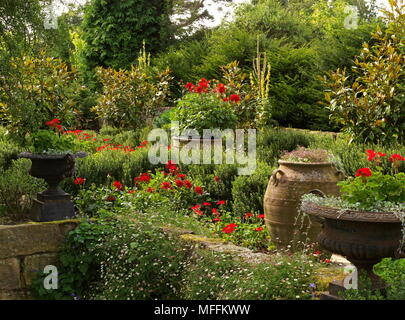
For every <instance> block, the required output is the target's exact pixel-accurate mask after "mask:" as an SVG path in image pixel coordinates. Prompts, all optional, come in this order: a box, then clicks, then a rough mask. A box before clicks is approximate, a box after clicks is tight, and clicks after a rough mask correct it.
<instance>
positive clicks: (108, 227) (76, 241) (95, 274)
mask: <svg viewBox="0 0 405 320" xmlns="http://www.w3.org/2000/svg"><path fill="white" fill-rule="evenodd" d="M117 223H118V222H117V221H116V220H111V219H108V217H106V218H104V219H100V220H99V221H90V220H83V221H82V222H81V223H80V225H79V227H77V228H76V229H75V230H73V231H71V232H70V233H69V236H68V238H67V241H66V243H65V244H64V246H63V248H62V250H61V251H60V253H59V260H60V261H59V266H58V271H59V275H58V281H59V282H58V289H56V290H53V289H51V290H47V289H45V288H44V285H43V283H44V277H45V276H46V275H45V274H43V273H39V274H38V275H37V277H36V278H35V279H34V281H33V284H32V288H31V289H32V292H33V293H34V295H35V296H37V297H38V298H40V299H45V300H77V299H81V298H82V297H83V295H84V293H85V292H86V290H88V287H89V286H90V284H91V282H92V281H95V280H97V279H98V278H99V272H100V255H101V254H102V248H100V246H99V243H101V242H102V241H103V240H104V239H108V238H109V237H111V236H112V235H113V232H114V231H115V226H116V224H117Z"/></svg>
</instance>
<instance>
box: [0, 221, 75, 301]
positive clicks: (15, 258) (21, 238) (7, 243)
mask: <svg viewBox="0 0 405 320" xmlns="http://www.w3.org/2000/svg"><path fill="white" fill-rule="evenodd" d="M77 224H78V222H77V221H75V220H64V221H55V222H48V223H31V224H21V225H12V226H6V225H0V300H9V299H13V300H14V299H30V298H31V296H30V293H29V286H30V285H31V283H32V279H33V278H34V277H35V274H36V272H38V271H43V270H44V267H45V266H46V265H57V261H58V251H59V249H60V247H61V245H62V243H63V242H64V240H65V238H66V236H67V234H68V233H69V232H70V231H71V230H73V229H74V228H76V226H77Z"/></svg>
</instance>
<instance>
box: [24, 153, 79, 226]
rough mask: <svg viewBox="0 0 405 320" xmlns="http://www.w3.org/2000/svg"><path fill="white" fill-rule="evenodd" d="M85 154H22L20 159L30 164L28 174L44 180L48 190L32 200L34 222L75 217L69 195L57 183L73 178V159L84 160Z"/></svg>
mask: <svg viewBox="0 0 405 320" xmlns="http://www.w3.org/2000/svg"><path fill="white" fill-rule="evenodd" d="M85 156H86V153H84V152H78V153H75V154H71V153H67V154H36V153H30V152H23V153H21V154H20V155H19V157H20V158H26V159H30V160H31V162H32V165H31V169H30V171H29V174H30V175H31V176H33V177H36V178H41V179H44V180H45V181H46V182H47V183H48V189H47V190H45V191H43V192H39V193H38V194H37V199H34V207H33V209H32V214H33V219H34V220H35V221H40V222H46V221H56V220H65V219H71V218H73V217H74V216H75V208H74V205H73V202H72V199H71V196H70V194H68V193H66V192H65V191H63V190H62V188H61V187H59V183H60V182H61V181H62V180H63V179H65V178H68V177H71V176H73V174H74V171H75V159H76V158H84V157H85Z"/></svg>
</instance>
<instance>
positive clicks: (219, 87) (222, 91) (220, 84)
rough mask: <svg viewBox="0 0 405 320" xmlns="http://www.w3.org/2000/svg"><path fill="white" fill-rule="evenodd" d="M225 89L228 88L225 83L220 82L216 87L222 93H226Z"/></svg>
mask: <svg viewBox="0 0 405 320" xmlns="http://www.w3.org/2000/svg"><path fill="white" fill-rule="evenodd" d="M225 90H226V88H225V85H224V84H223V83H218V85H217V87H216V89H215V91H216V92H218V93H221V94H222V93H224V92H225Z"/></svg>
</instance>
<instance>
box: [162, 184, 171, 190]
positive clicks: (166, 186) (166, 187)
mask: <svg viewBox="0 0 405 320" xmlns="http://www.w3.org/2000/svg"><path fill="white" fill-rule="evenodd" d="M161 188H162V189H166V190H169V189H171V188H172V185H171V183H170V182H163V183H162V184H161Z"/></svg>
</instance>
